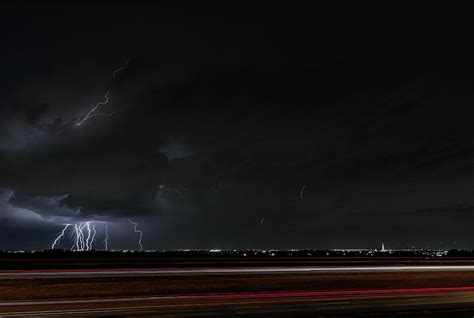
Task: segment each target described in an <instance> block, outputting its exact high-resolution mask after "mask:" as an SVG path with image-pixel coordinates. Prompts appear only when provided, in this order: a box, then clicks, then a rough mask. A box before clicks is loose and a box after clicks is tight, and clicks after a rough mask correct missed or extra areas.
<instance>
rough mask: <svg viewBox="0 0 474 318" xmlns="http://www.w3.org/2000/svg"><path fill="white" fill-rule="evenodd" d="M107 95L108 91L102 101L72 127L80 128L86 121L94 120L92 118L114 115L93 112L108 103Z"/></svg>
mask: <svg viewBox="0 0 474 318" xmlns="http://www.w3.org/2000/svg"><path fill="white" fill-rule="evenodd" d="M109 94H110V91H107V92H106V93H105V95H104V101H103V102H98V103H97V104H95V105H94V106H93V107H92V108H91V110H89V112H88V113H87V115H86V116H84V117H83V118H82V119H81V120H80V121H78V122H77V123H75V124H74V125H76V126H81V125H82V124H84V123H85V122H86V121H87V120H89V119H90V118H94V117H97V116H107V117H108V116H112V115H113V114H114V113H113V112H112V113H95V111H96V110H97V108H99V107H100V106H102V105H106V104H107V103H108V102H109Z"/></svg>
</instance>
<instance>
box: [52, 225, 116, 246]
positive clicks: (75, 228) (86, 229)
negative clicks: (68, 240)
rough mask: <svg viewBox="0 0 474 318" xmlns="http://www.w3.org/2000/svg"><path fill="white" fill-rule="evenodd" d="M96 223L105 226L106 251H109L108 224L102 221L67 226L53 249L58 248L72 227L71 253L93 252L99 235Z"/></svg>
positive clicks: (54, 243) (57, 238)
mask: <svg viewBox="0 0 474 318" xmlns="http://www.w3.org/2000/svg"><path fill="white" fill-rule="evenodd" d="M96 223H101V224H105V250H106V251H107V250H108V239H109V232H108V224H107V222H100V221H87V222H80V223H77V224H74V225H73V224H66V225H65V226H64V228H63V230H62V231H61V233H60V234H59V235H58V237H56V239H55V240H54V241H53V243H52V245H51V249H54V248H55V247H56V245H57V244H58V243H59V241H60V240H61V238H62V237H64V236H65V234H66V231H67V229H68V228H69V227H70V226H71V229H72V231H71V232H70V233H71V237H72V239H73V240H74V242H73V245H72V247H71V251H91V250H92V248H93V246H94V243H95V238H96V235H97V230H96V228H95V225H96Z"/></svg>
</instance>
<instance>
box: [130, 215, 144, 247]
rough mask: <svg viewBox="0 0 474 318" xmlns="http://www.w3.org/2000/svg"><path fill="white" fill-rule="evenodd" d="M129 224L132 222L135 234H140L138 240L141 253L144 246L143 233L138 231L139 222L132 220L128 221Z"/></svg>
mask: <svg viewBox="0 0 474 318" xmlns="http://www.w3.org/2000/svg"><path fill="white" fill-rule="evenodd" d="M128 222H130V224H132V225H133V230H134V231H135V233H138V234H139V235H140V236H139V238H138V245H140V251H142V250H143V246H142V236H143V232H142V231H140V230H138V229H137V226H138V223H137V222H132V220H130V219H128Z"/></svg>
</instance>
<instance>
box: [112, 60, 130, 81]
mask: <svg viewBox="0 0 474 318" xmlns="http://www.w3.org/2000/svg"><path fill="white" fill-rule="evenodd" d="M128 63H130V58H128V59H127V62H126V63H125V65H124V66H121V67H119V68H118V69H116V70H115V71H114V72H113V73H112V78H113V79H117V78H116V75H117V74H118V73H120V72H122V71H124V70H126V69H127V67H128Z"/></svg>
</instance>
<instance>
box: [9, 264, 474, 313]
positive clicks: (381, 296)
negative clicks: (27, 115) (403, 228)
mask: <svg viewBox="0 0 474 318" xmlns="http://www.w3.org/2000/svg"><path fill="white" fill-rule="evenodd" d="M323 261H325V260H315V259H307V260H304V259H298V260H291V259H280V260H274V261H273V260H272V261H268V260H265V262H262V260H258V261H255V262H252V261H247V260H245V261H243V262H240V266H238V265H239V263H238V262H237V261H236V260H209V259H208V260H203V259H200V260H192V261H186V260H184V261H177V260H149V259H148V260H147V259H139V260H137V259H134V260H128V261H127V260H124V259H122V260H121V261H120V262H115V263H114V262H113V261H111V260H110V259H108V260H94V261H93V262H92V263H94V264H92V265H91V262H88V261H85V260H84V259H81V260H71V259H68V260H62V261H58V260H49V263H50V266H51V268H52V269H46V268H45V264H47V262H46V261H45V260H36V261H35V260H29V261H28V264H27V265H25V264H23V263H22V262H18V266H17V269H14V268H9V267H12V266H11V265H12V264H13V263H12V261H11V260H8V261H4V262H3V269H2V270H0V299H1V302H0V316H21V317H25V316H60V317H65V316H72V315H74V316H78V315H79V316H81V315H82V316H88V317H89V316H103V317H105V316H106V317H110V316H133V317H137V316H147V317H153V316H225V315H232V316H235V315H237V316H246V317H247V316H249V317H252V316H272V317H280V316H281V317H294V316H308V317H310V316H312V317H314V316H316V317H318V316H321V317H322V316H344V317H345V316H347V315H349V316H350V317H353V316H354V317H358V315H359V316H360V317H365V316H367V315H369V314H370V315H372V316H373V317H379V316H381V317H398V316H401V317H422V316H425V317H472V316H473V313H474V267H473V266H472V260H469V259H463V260H461V259H459V260H447V261H446V262H444V263H443V262H441V263H440V262H439V260H433V261H430V260H426V259H424V260H422V259H402V260H401V259H396V260H392V261H390V260H386V259H373V260H367V259H365V260H363V262H362V260H357V259H339V262H337V261H334V262H329V263H328V262H323ZM64 262H66V263H67V265H64V264H63V263H64ZM361 262H362V263H361ZM97 263H99V264H108V265H109V266H106V267H101V266H96V265H97ZM178 263H179V264H180V265H179V266H178ZM196 263H198V266H196ZM211 263H212V264H211ZM321 263H324V266H325V267H322V265H321ZM420 263H423V264H420ZM79 264H82V268H81V269H80V270H78V269H77V266H78V265H79ZM112 264H115V265H114V266H111V265H112ZM117 264H118V265H117ZM120 264H121V265H120ZM143 264H148V265H149V266H144V265H143ZM203 264H206V265H205V266H204V265H203ZM302 264H304V265H305V267H303V266H302ZM341 264H342V265H341ZM348 264H349V265H350V266H349V265H348ZM360 264H362V265H363V267H361V265H360ZM406 264H410V265H409V266H407V265H406ZM453 264H454V265H453ZM160 265H162V266H160ZM211 265H212V266H211ZM330 265H336V266H330ZM210 266H211V267H210ZM0 267H2V264H0ZM5 267H8V268H9V269H5ZM25 267H26V268H27V269H22V268H25ZM35 267H37V268H39V269H35ZM109 267H110V268H109ZM98 268H99V269H98ZM101 268H102V269H101ZM267 269H271V271H266V270H267ZM321 269H323V270H321Z"/></svg>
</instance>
